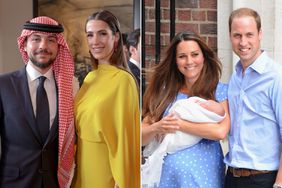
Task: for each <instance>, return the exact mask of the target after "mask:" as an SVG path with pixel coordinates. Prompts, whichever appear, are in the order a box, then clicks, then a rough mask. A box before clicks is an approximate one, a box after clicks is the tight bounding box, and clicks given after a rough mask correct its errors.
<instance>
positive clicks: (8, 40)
mask: <svg viewBox="0 0 282 188" xmlns="http://www.w3.org/2000/svg"><path fill="white" fill-rule="evenodd" d="M32 5H33V2H32V0H24V1H19V0H0V73H4V72H10V71H13V70H16V69H18V68H19V67H22V66H23V61H22V58H21V56H20V53H19V50H18V46H17V38H18V36H19V35H20V33H21V30H22V25H23V24H24V22H26V21H27V20H30V19H31V18H32V14H33V12H32V11H33V8H32V7H33V6H32Z"/></svg>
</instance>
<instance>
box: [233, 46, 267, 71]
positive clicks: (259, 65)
mask: <svg viewBox="0 0 282 188" xmlns="http://www.w3.org/2000/svg"><path fill="white" fill-rule="evenodd" d="M268 63H269V57H268V55H267V52H265V51H262V53H261V54H260V56H259V57H258V58H257V59H256V60H255V61H254V62H253V63H252V64H251V65H250V66H249V67H247V69H246V70H245V71H246V72H247V71H248V70H249V69H252V70H254V71H256V72H257V73H259V74H262V73H264V72H265V71H266V68H267V64H268ZM235 70H236V72H237V74H238V73H241V72H242V71H243V67H242V64H241V61H238V63H237V64H236V66H235Z"/></svg>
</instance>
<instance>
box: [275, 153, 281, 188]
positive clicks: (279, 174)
mask: <svg viewBox="0 0 282 188" xmlns="http://www.w3.org/2000/svg"><path fill="white" fill-rule="evenodd" d="M275 184H278V185H280V186H282V155H281V154H280V165H279V169H278V174H277V176H276V180H275Z"/></svg>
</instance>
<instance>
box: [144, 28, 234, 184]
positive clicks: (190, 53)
mask: <svg viewBox="0 0 282 188" xmlns="http://www.w3.org/2000/svg"><path fill="white" fill-rule="evenodd" d="M220 76H221V63H220V61H219V60H218V58H217V57H216V55H215V54H214V52H213V51H212V50H211V49H210V48H209V47H208V46H207V45H206V44H205V43H204V42H203V41H202V39H201V38H200V36H199V35H197V34H196V33H193V32H188V31H185V32H180V33H178V34H177V35H176V36H175V37H174V39H173V40H172V42H171V44H170V45H169V47H168V49H167V53H166V55H165V58H164V60H163V61H162V62H161V63H159V64H158V65H157V66H155V67H154V68H153V74H152V76H151V77H150V80H149V84H148V86H147V88H146V91H145V94H144V97H143V111H142V112H143V114H142V115H143V121H142V145H143V146H146V145H147V144H149V143H150V142H152V141H156V140H157V141H161V138H162V137H163V135H164V134H167V133H173V132H175V131H176V130H179V131H183V132H186V133H190V134H194V135H197V136H201V137H202V138H203V139H202V140H201V141H200V142H199V143H198V144H196V145H194V146H192V147H189V148H186V149H184V150H181V151H178V152H176V153H174V154H167V156H165V157H164V164H163V167H162V172H161V178H160V182H159V184H158V185H155V186H153V187H158V188H198V187H199V188H202V187H203V188H222V187H223V184H224V174H225V166H224V163H223V153H222V149H221V146H220V143H219V141H218V140H221V139H224V138H225V137H226V135H227V134H228V132H229V129H230V119H229V113H228V102H227V85H226V84H222V83H219V78H220ZM189 96H198V97H202V98H205V99H212V100H216V101H218V102H220V104H222V106H223V107H224V109H225V111H226V117H225V119H224V120H223V121H221V122H220V123H217V124H210V123H201V124H197V123H192V122H188V121H184V120H181V119H179V118H176V117H175V116H173V115H171V114H168V113H167V112H168V111H169V108H170V107H171V106H172V104H173V103H174V102H176V101H177V100H179V99H184V98H188V97H189ZM160 160H162V159H160ZM141 173H142V172H141ZM142 187H143V188H147V187H150V186H146V185H144V184H142Z"/></svg>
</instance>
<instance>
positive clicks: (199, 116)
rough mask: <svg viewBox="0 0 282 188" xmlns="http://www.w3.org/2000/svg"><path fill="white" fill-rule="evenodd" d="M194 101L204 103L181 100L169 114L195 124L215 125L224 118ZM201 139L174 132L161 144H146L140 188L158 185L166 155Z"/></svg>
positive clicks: (153, 142)
mask: <svg viewBox="0 0 282 188" xmlns="http://www.w3.org/2000/svg"><path fill="white" fill-rule="evenodd" d="M195 101H201V102H206V100H205V99H202V98H199V97H190V98H188V99H181V100H178V101H176V102H175V103H174V105H173V106H172V107H171V108H170V110H169V113H174V114H175V115H177V116H178V117H180V118H181V119H184V120H188V121H191V122H197V123H208V122H209V123H217V122H220V121H222V120H223V119H224V118H225V115H224V116H220V115H218V114H216V113H214V112H211V111H209V110H207V109H205V108H203V107H201V106H200V105H199V104H197V103H195ZM201 139H202V138H201V137H199V136H195V135H191V134H187V133H183V132H181V131H176V132H175V133H173V134H167V135H166V136H165V137H164V139H163V140H162V142H161V143H159V142H157V141H156V140H153V141H152V142H151V143H150V144H148V145H147V146H146V147H145V149H144V152H143V155H144V156H145V157H148V158H147V159H146V162H145V164H144V165H141V176H142V180H141V181H142V188H153V187H155V186H158V185H159V182H160V178H161V172H162V165H163V162H164V161H163V159H164V157H165V156H166V155H167V153H168V154H172V153H175V152H177V151H180V150H182V149H185V148H188V147H191V146H193V145H195V144H197V143H198V142H199V141H200V140H201Z"/></svg>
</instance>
